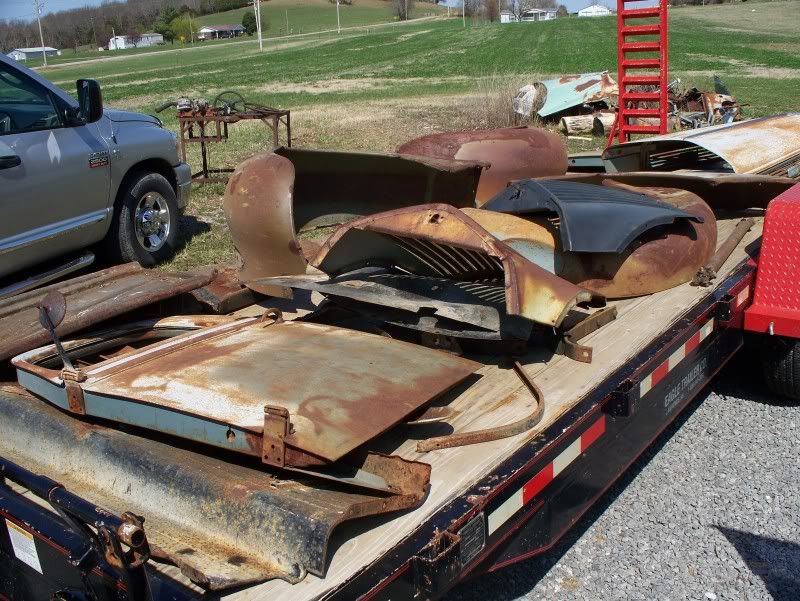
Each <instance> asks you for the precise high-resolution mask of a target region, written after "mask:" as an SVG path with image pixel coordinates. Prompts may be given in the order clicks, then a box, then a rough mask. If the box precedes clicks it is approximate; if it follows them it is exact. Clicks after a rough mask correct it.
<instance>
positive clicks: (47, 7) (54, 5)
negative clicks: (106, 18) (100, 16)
mask: <svg viewBox="0 0 800 601" xmlns="http://www.w3.org/2000/svg"><path fill="white" fill-rule="evenodd" d="M42 2H43V3H44V10H43V12H44V13H51V12H56V11H59V10H66V9H68V8H79V7H81V6H97V5H98V4H100V0H42ZM33 6H34V3H33V0H0V19H25V20H29V19H33V18H34V17H35V16H36V12H35V9H34V8H33Z"/></svg>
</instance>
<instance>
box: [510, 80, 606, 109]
mask: <svg viewBox="0 0 800 601" xmlns="http://www.w3.org/2000/svg"><path fill="white" fill-rule="evenodd" d="M617 96H619V86H618V85H617V82H616V81H614V78H613V77H611V75H609V73H608V71H600V72H598V73H583V74H580V75H565V76H563V77H558V78H556V79H546V80H543V81H537V82H534V83H533V84H531V85H527V86H524V87H522V88H521V89H520V90H519V92H518V93H517V95H516V97H515V98H514V102H513V105H514V112H515V113H517V114H519V115H521V116H523V117H532V116H534V115H538V116H539V117H550V116H552V115H556V114H558V113H563V112H564V111H566V110H569V109H572V108H575V107H581V106H583V105H591V104H596V103H601V102H602V103H604V104H605V105H606V107H611V106H612V105H613V104H616V102H617Z"/></svg>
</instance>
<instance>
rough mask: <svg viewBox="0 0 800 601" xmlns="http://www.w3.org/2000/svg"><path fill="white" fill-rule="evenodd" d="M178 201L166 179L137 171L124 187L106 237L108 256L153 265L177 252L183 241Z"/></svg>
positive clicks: (155, 174) (147, 265)
mask: <svg viewBox="0 0 800 601" xmlns="http://www.w3.org/2000/svg"><path fill="white" fill-rule="evenodd" d="M178 215H179V214H178V202H177V200H176V198H175V191H174V190H173V189H172V186H171V185H170V183H169V182H168V181H167V180H166V178H165V177H164V176H163V175H161V174H159V173H153V172H140V173H136V174H134V175H133V176H132V177H131V178H130V179H129V180H128V181H127V183H126V184H124V188H123V189H121V190H120V193H119V196H118V197H117V203H116V205H115V210H114V215H113V218H112V221H111V229H110V231H109V233H108V237H107V238H106V244H105V250H106V251H107V252H108V254H109V255H110V256H109V257H108V258H109V259H113V260H116V261H119V262H122V263H127V262H130V261H138V262H139V263H140V264H141V265H143V266H144V267H152V266H154V265H157V264H158V263H160V262H162V261H165V260H166V259H169V258H170V257H172V255H173V254H175V250H176V248H177V245H178V241H179V232H178Z"/></svg>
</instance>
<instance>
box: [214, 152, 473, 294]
mask: <svg viewBox="0 0 800 601" xmlns="http://www.w3.org/2000/svg"><path fill="white" fill-rule="evenodd" d="M484 166H485V165H484V164H483V163H480V162H476V161H456V160H452V159H440V158H431V157H411V156H400V155H397V154H388V153H368V152H339V151H328V150H310V149H296V148H278V149H277V150H275V152H270V153H265V154H259V155H256V156H254V157H252V158H249V159H247V160H246V161H244V162H243V163H241V164H240V165H239V166H238V167H236V169H235V170H234V172H233V175H232V176H231V178H230V180H229V181H228V186H227V188H226V190H225V197H224V201H223V208H224V211H225V218H226V219H227V221H228V225H229V227H230V231H231V236H232V238H233V243H234V245H235V246H236V249H237V250H238V252H239V255H240V257H241V262H242V265H241V271H240V278H241V280H242V281H243V282H245V283H247V282H253V281H254V280H257V279H259V278H266V277H273V276H281V275H294V274H301V273H304V272H305V269H306V257H308V256H313V255H314V254H315V253H316V250H317V249H318V247H319V242H318V241H314V240H308V239H307V238H305V237H304V239H302V240H301V238H300V237H298V234H299V233H301V232H302V233H313V230H316V229H318V228H322V227H326V226H335V225H339V224H341V223H344V222H346V221H348V220H350V219H353V218H354V217H359V216H362V215H370V214H373V213H378V212H381V211H387V210H390V209H396V208H400V207H405V206H411V205H415V204H419V203H421V202H446V203H448V204H451V205H453V206H457V207H467V206H474V203H475V191H476V189H477V186H478V180H479V178H480V173H481V170H482V169H483V167H484ZM252 286H253V289H254V290H256V291H258V292H262V293H264V294H272V295H282V294H283V293H284V291H283V290H282V289H280V288H277V287H274V286H267V287H265V286H263V285H261V286H259V285H258V284H255V283H253V284H252Z"/></svg>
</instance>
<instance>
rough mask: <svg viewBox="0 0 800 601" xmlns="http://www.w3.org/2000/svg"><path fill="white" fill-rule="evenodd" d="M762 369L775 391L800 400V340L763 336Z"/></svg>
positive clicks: (796, 400)
mask: <svg viewBox="0 0 800 601" xmlns="http://www.w3.org/2000/svg"><path fill="white" fill-rule="evenodd" d="M760 350H761V353H760V356H761V370H762V372H763V374H764V380H765V381H766V383H767V387H768V388H769V389H770V391H772V392H773V393H775V394H777V395H779V396H782V397H785V398H787V399H790V400H791V401H793V402H794V403H798V402H800V342H798V341H797V340H793V339H791V338H781V337H780V336H763V337H762V340H761V349H760Z"/></svg>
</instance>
